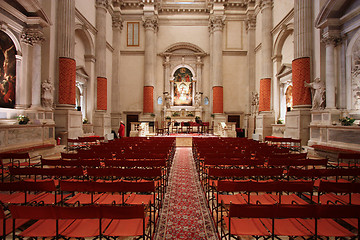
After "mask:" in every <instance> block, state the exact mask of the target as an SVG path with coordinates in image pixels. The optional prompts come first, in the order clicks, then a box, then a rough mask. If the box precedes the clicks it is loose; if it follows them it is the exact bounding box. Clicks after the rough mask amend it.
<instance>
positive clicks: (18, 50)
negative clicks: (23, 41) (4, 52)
mask: <svg viewBox="0 0 360 240" xmlns="http://www.w3.org/2000/svg"><path fill="white" fill-rule="evenodd" d="M0 30H1V31H3V32H4V33H6V34H7V35H8V36H9V37H10V39H11V40H12V41H13V43H14V45H15V49H16V53H17V55H20V56H21V55H22V51H21V45H20V42H19V40H18V38H17V37H16V36H15V34H14V33H13V32H12V31H11V29H9V26H8V25H7V24H6V23H5V22H0Z"/></svg>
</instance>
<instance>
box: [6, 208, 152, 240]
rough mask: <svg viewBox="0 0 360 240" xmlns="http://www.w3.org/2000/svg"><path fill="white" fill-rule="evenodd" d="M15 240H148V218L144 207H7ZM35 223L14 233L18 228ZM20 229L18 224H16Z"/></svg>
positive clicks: (149, 235)
mask: <svg viewBox="0 0 360 240" xmlns="http://www.w3.org/2000/svg"><path fill="white" fill-rule="evenodd" d="M9 210H10V213H11V216H12V220H13V226H14V227H13V239H15V238H26V237H27V238H37V237H43V238H56V239H59V238H60V237H62V238H88V237H92V238H95V237H96V238H100V239H102V238H103V237H104V238H105V239H108V238H109V237H125V236H126V237H127V236H135V237H141V238H142V239H151V237H152V232H151V230H150V229H147V227H146V226H147V224H148V222H149V219H150V218H151V216H149V215H148V214H147V212H146V206H144V205H129V206H111V205H107V206H104V205H90V206H71V207H69V206H18V205H10V206H9ZM24 220H27V221H26V222H29V221H36V222H35V223H33V224H32V225H30V226H27V227H26V228H25V230H23V231H21V232H20V233H17V232H16V231H15V230H16V229H17V227H16V226H17V224H18V222H19V221H21V222H24ZM18 225H19V224H18Z"/></svg>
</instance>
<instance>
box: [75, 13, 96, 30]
mask: <svg viewBox="0 0 360 240" xmlns="http://www.w3.org/2000/svg"><path fill="white" fill-rule="evenodd" d="M75 17H76V18H77V19H78V20H79V21H80V22H81V23H82V24H83V25H84V26H85V27H86V28H87V29H88V30H89V31H90V32H91V33H92V34H94V35H96V34H97V32H98V31H97V29H96V28H95V26H93V25H92V24H91V23H90V22H89V21H88V20H87V19H86V18H85V17H84V15H82V14H81V12H80V11H79V10H78V9H77V8H75Z"/></svg>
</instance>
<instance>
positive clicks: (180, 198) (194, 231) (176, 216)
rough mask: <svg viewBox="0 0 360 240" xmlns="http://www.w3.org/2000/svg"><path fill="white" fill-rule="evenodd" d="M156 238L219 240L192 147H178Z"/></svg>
mask: <svg viewBox="0 0 360 240" xmlns="http://www.w3.org/2000/svg"><path fill="white" fill-rule="evenodd" d="M155 239H158V240H160V239H189V240H190V239H193V240H196V239H209V240H210V239H214V240H217V239H218V235H217V233H216V231H215V227H214V224H213V220H212V217H211V215H210V211H209V209H208V207H207V203H206V199H205V195H204V192H203V189H202V187H201V185H200V181H199V178H198V175H197V172H196V169H195V164H194V160H193V157H192V152H191V148H177V150H176V153H175V158H174V161H173V165H172V168H171V171H170V176H169V185H168V187H167V190H166V194H165V199H164V204H163V208H162V211H161V213H160V218H159V221H158V224H157V231H156V235H155Z"/></svg>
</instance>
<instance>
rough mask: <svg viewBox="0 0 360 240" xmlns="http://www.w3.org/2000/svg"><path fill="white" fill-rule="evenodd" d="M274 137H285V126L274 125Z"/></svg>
mask: <svg viewBox="0 0 360 240" xmlns="http://www.w3.org/2000/svg"><path fill="white" fill-rule="evenodd" d="M271 126H272V136H274V137H284V133H285V124H272V125H271Z"/></svg>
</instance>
